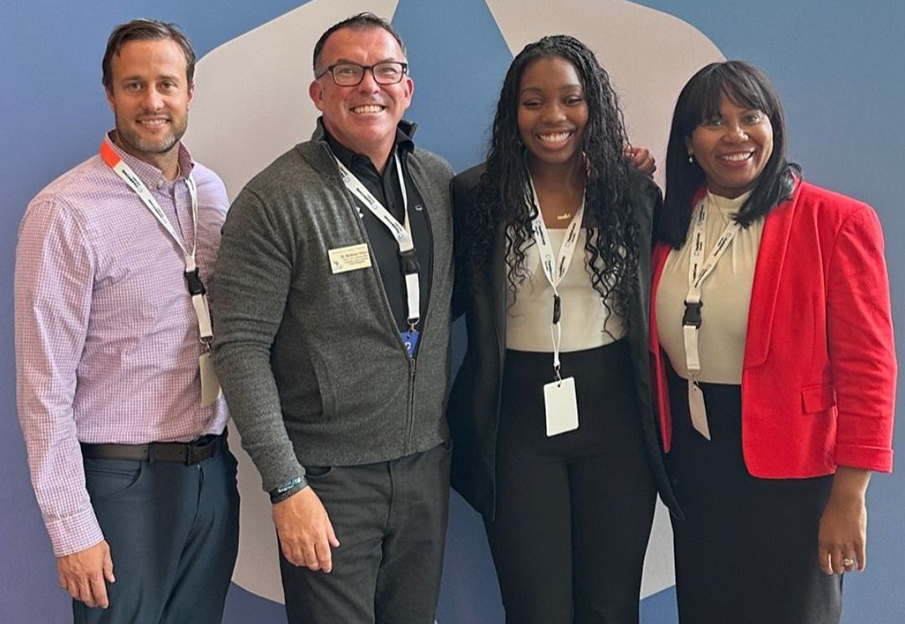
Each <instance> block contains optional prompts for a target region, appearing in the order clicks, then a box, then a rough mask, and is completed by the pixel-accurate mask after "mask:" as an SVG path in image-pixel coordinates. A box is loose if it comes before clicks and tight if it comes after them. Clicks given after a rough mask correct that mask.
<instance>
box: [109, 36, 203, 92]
mask: <svg viewBox="0 0 905 624" xmlns="http://www.w3.org/2000/svg"><path fill="white" fill-rule="evenodd" d="M160 39H169V40H170V41H173V42H174V43H175V44H176V45H178V46H179V47H180V49H181V50H182V53H183V54H184V55H185V77H186V80H187V81H188V84H189V85H191V84H192V81H193V80H194V79H195V50H194V49H193V48H192V43H191V41H189V38H188V37H186V36H185V33H183V32H182V30H181V29H180V28H179V26H177V25H176V24H171V23H168V22H161V21H158V20H149V19H136V20H132V21H131V22H126V23H125V24H120V25H119V26H117V27H116V28H114V29H113V32H112V33H110V38H109V39H107V50H106V51H105V52H104V60H103V62H102V63H101V72H102V78H101V80H102V82H103V83H104V88H106V89H107V90H108V91H109V90H112V89H113V72H112V70H111V69H110V64H111V62H112V61H113V57H114V56H115V55H118V54H119V51H120V50H121V49H122V47H123V45H125V44H126V43H128V42H129V41H155V40H160Z"/></svg>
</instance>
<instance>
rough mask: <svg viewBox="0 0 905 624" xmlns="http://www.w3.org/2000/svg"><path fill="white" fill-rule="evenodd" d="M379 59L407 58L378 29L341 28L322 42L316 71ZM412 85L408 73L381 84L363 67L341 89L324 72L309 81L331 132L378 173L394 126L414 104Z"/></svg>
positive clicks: (369, 62) (392, 135)
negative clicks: (358, 78) (357, 77)
mask: <svg viewBox="0 0 905 624" xmlns="http://www.w3.org/2000/svg"><path fill="white" fill-rule="evenodd" d="M383 61H398V62H400V63H404V62H405V58H404V56H403V54H402V49H401V48H400V47H399V44H398V43H397V42H396V39H395V38H394V37H393V35H391V34H390V33H388V32H387V31H386V30H384V29H383V28H378V27H375V28H364V29H361V28H341V29H339V30H337V31H336V32H334V33H333V34H332V35H330V38H329V39H327V41H326V43H325V44H324V49H323V52H322V53H321V66H320V67H319V68H318V70H317V71H318V73H320V72H323V71H325V70H326V69H327V67H330V66H331V65H336V64H337V63H357V64H358V65H362V66H371V65H374V64H376V63H380V62H383ZM414 86H415V85H414V83H413V82H412V79H411V78H409V77H408V76H404V77H403V79H402V81H401V82H399V83H397V84H392V85H380V84H377V83H376V82H375V81H374V75H373V74H372V73H371V72H370V71H365V73H364V77H363V78H362V80H361V83H359V84H358V85H356V86H354V87H341V86H339V85H337V84H336V83H335V82H334V81H333V76H332V75H331V74H330V72H326V73H325V74H324V75H322V76H321V77H320V78H317V79H315V80H314V82H312V83H311V87H310V88H309V94H310V95H311V99H312V100H313V101H314V105H315V106H317V109H318V110H319V111H321V112H322V113H323V115H324V126H326V128H327V131H328V132H329V133H330V135H331V136H333V138H335V139H336V140H337V141H339V142H340V143H341V144H342V145H343V146H345V147H347V148H349V149H350V150H352V151H353V152H357V153H359V154H364V155H365V156H368V157H369V158H370V159H371V162H373V163H374V166H375V167H376V168H377V169H378V170H381V171H382V170H383V167H384V166H385V165H386V161H387V159H388V157H389V155H390V151H391V150H392V149H393V144H394V142H395V138H396V125H397V124H398V123H399V121H400V120H401V119H402V115H403V114H404V113H405V110H406V109H407V108H408V107H409V104H411V102H412V92H413V90H414Z"/></svg>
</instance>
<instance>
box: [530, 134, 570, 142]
mask: <svg viewBox="0 0 905 624" xmlns="http://www.w3.org/2000/svg"><path fill="white" fill-rule="evenodd" d="M570 136H572V133H571V132H557V133H555V134H539V135H537V138H539V139H540V140H541V142H542V143H562V142H563V141H565V140H566V139H568V138H569V137H570Z"/></svg>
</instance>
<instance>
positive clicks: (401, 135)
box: [312, 117, 417, 169]
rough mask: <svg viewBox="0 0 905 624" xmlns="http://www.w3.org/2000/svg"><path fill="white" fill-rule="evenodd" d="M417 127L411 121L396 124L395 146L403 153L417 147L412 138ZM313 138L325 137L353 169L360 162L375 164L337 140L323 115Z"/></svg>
mask: <svg viewBox="0 0 905 624" xmlns="http://www.w3.org/2000/svg"><path fill="white" fill-rule="evenodd" d="M416 128H417V126H416V125H415V124H414V123H412V122H410V121H405V120H402V121H400V122H399V125H397V126H396V137H395V139H394V147H396V148H397V149H398V150H399V151H400V152H402V153H403V154H408V153H411V151H412V150H414V149H415V142H414V141H413V140H412V136H413V135H414V134H415V129H416ZM312 138H313V139H314V140H318V139H323V140H324V141H326V142H327V145H329V146H330V149H331V150H332V151H333V153H334V154H336V157H337V158H339V161H340V162H341V163H342V164H344V165H345V166H346V167H348V168H349V169H352V166H353V165H358V164H368V165H372V166H373V164H372V163H371V159H370V158H368V157H367V156H365V155H363V154H359V153H357V152H354V151H352V150H350V149H349V148H348V147H346V146H345V145H343V144H342V143H340V142H339V141H337V140H336V138H335V137H334V136H333V135H331V134H330V132H329V131H328V130H327V127H326V126H325V125H324V118H323V117H319V118H318V120H317V129H316V130H315V132H314V136H313V137H312Z"/></svg>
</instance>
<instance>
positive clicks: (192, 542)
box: [72, 449, 239, 624]
mask: <svg viewBox="0 0 905 624" xmlns="http://www.w3.org/2000/svg"><path fill="white" fill-rule="evenodd" d="M85 482H86V485H87V488H88V493H89V494H90V496H91V504H92V506H93V507H94V512H95V514H96V515H97V519H98V522H99V523H100V525H101V530H102V531H103V532H104V538H105V539H106V540H107V543H108V544H109V545H110V554H111V556H112V558H113V573H114V575H115V576H116V582H115V583H107V592H108V596H109V598H110V606H109V608H107V609H91V608H88V607H86V606H85V604H84V603H82V602H78V601H73V604H72V610H73V616H74V618H75V622H76V624H138V623H140V624H186V623H188V622H191V623H192V624H218V623H219V622H220V621H221V620H222V618H223V604H224V602H225V600H226V592H227V590H228V589H229V583H230V579H231V577H232V572H233V566H234V565H235V562H236V553H237V551H238V547H239V493H238V491H237V489H236V459H235V458H234V457H233V456H232V454H231V453H230V452H229V451H228V450H226V449H223V450H221V451H220V452H219V453H218V454H217V455H216V456H215V457H212V458H210V459H208V460H206V461H204V462H201V463H200V464H196V465H193V466H186V465H184V464H178V463H173V462H155V461H129V460H113V459H86V460H85Z"/></svg>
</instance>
